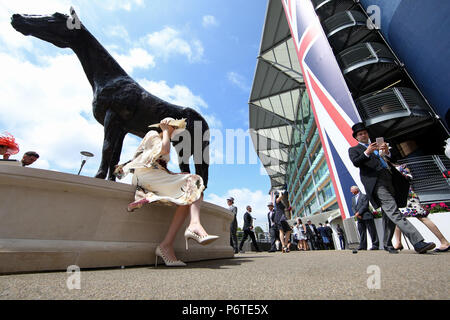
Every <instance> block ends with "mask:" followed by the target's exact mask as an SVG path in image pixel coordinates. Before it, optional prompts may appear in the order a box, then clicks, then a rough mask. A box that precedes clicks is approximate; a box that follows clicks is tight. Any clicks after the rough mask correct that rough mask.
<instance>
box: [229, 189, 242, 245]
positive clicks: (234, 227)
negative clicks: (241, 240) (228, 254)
mask: <svg viewBox="0 0 450 320" xmlns="http://www.w3.org/2000/svg"><path fill="white" fill-rule="evenodd" d="M227 204H228V210H230V211H231V213H232V214H233V216H234V217H233V221H232V222H231V225H230V246H232V247H233V249H234V253H238V252H239V251H238V240H237V219H236V216H237V208H236V206H235V205H234V198H233V197H229V198H228V199H227Z"/></svg>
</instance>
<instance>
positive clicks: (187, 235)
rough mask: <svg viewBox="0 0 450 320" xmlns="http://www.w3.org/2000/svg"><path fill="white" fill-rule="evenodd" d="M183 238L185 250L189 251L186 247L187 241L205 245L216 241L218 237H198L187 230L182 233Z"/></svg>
mask: <svg viewBox="0 0 450 320" xmlns="http://www.w3.org/2000/svg"><path fill="white" fill-rule="evenodd" d="M184 238H185V239H186V250H188V249H189V247H188V240H189V239H193V240H195V241H197V242H198V243H200V244H201V245H207V244H209V243H211V242H213V241H215V240H217V239H219V236H211V235H207V236H203V237H201V236H199V235H198V234H196V233H195V232H192V231H191V230H189V229H186V231H184Z"/></svg>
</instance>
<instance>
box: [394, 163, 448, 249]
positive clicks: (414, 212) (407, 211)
mask: <svg viewBox="0 0 450 320" xmlns="http://www.w3.org/2000/svg"><path fill="white" fill-rule="evenodd" d="M396 168H397V170H398V171H400V173H402V174H403V176H405V177H406V178H407V179H409V180H411V179H412V175H411V172H410V170H409V169H408V168H407V167H406V166H405V165H401V166H399V165H396ZM400 212H401V213H402V215H403V217H405V218H407V217H416V218H417V219H419V221H420V222H422V223H423V224H424V225H425V226H426V227H427V228H428V229H429V230H430V231H431V232H432V233H433V234H434V235H435V236H436V238H438V240H439V241H440V242H441V246H440V247H439V248H436V249H434V251H435V252H446V251H448V250H449V249H450V243H449V242H448V240H447V239H446V238H445V237H444V235H443V234H442V233H441V231H440V230H439V229H438V227H437V226H436V225H435V224H434V222H433V221H431V220H430V219H429V218H428V215H429V214H430V212H429V211H428V210H427V209H425V208H424V207H423V206H422V205H421V204H420V202H419V197H418V196H417V194H416V193H415V192H414V190H413V188H412V187H410V188H409V195H408V202H407V205H406V207H405V208H400ZM394 236H395V240H396V241H397V246H396V247H394V248H395V249H396V250H403V245H402V237H401V236H402V232H401V231H400V229H399V228H398V227H396V228H395V233H394Z"/></svg>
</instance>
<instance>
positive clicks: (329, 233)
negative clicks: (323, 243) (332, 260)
mask: <svg viewBox="0 0 450 320" xmlns="http://www.w3.org/2000/svg"><path fill="white" fill-rule="evenodd" d="M324 228H325V232H326V233H327V236H328V239H330V243H329V244H328V247H329V248H330V250H334V241H333V229H331V226H330V223H329V222H327V221H325V226H324Z"/></svg>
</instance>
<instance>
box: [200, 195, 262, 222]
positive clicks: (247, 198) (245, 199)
mask: <svg viewBox="0 0 450 320" xmlns="http://www.w3.org/2000/svg"><path fill="white" fill-rule="evenodd" d="M228 197H233V198H234V200H235V201H234V205H235V206H236V207H237V208H238V215H237V221H238V226H239V227H241V228H242V226H243V220H242V219H243V216H244V213H245V211H246V207H247V205H249V206H251V207H252V210H253V211H252V213H251V215H252V216H253V218H256V220H254V222H253V225H254V226H260V227H261V228H262V229H263V230H264V231H268V230H267V212H268V210H267V203H268V202H269V201H270V195H269V194H267V193H266V192H263V191H262V190H254V191H253V190H250V189H247V188H243V189H231V190H228V191H227V193H226V194H224V195H221V196H219V195H216V194H214V193H211V194H208V195H207V196H206V198H205V200H206V201H208V202H211V203H214V204H216V205H218V206H221V207H224V208H228V205H227V201H226V199H227V198H228Z"/></svg>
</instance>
